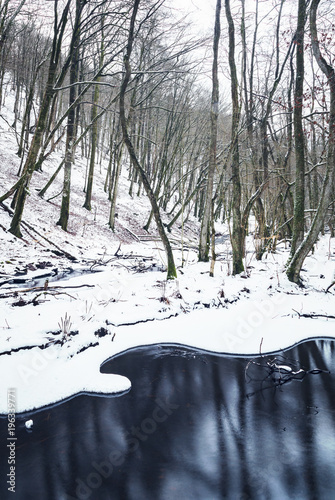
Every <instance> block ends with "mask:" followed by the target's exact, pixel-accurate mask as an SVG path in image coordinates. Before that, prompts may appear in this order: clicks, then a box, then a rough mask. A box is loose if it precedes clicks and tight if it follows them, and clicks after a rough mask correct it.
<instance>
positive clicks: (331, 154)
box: [286, 0, 335, 283]
mask: <svg viewBox="0 0 335 500" xmlns="http://www.w3.org/2000/svg"><path fill="white" fill-rule="evenodd" d="M319 3H320V0H312V4H311V9H310V29H311V41H312V48H313V54H314V57H315V59H316V62H317V63H318V66H319V68H320V69H321V71H322V72H323V73H324V74H325V75H326V77H327V81H328V84H329V89H330V112H329V139H328V156H327V166H326V175H325V178H324V181H323V186H322V192H321V197H320V202H319V205H318V208H317V211H316V214H315V216H314V219H313V222H312V225H311V228H310V230H309V231H308V233H307V235H306V237H305V239H304V241H303V242H302V243H301V245H300V246H299V248H298V249H297V250H296V252H295V254H294V256H293V257H292V258H291V260H290V263H289V265H288V268H287V271H286V273H287V276H288V278H289V280H290V281H293V282H295V283H299V281H300V271H301V268H302V265H303V263H304V260H305V258H306V257H307V255H308V253H309V252H310V250H311V249H312V247H313V245H314V243H315V242H316V240H317V238H318V236H319V234H320V231H321V229H322V227H323V223H324V218H325V215H326V213H327V210H328V207H329V205H330V203H331V201H332V194H333V186H334V182H335V71H334V68H333V67H332V66H330V64H328V63H327V61H326V60H325V59H324V57H323V56H322V54H321V51H320V45H319V40H318V34H317V29H316V13H317V9H318V6H319Z"/></svg>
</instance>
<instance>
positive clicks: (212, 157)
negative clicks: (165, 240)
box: [199, 0, 221, 262]
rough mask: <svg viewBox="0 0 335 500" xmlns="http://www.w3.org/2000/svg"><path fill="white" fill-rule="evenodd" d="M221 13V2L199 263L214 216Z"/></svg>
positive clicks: (205, 258) (216, 28)
mask: <svg viewBox="0 0 335 500" xmlns="http://www.w3.org/2000/svg"><path fill="white" fill-rule="evenodd" d="M220 13H221V0H217V2H216V12H215V26H214V39H213V66H212V100H211V115H210V116H211V131H210V146H209V168H208V176H207V189H206V198H205V206H204V213H203V216H202V221H201V229H200V241H199V261H201V262H208V260H209V249H210V234H211V217H212V216H213V210H212V206H213V185H214V172H215V168H216V148H217V131H218V115H219V79H218V52H219V42H220Z"/></svg>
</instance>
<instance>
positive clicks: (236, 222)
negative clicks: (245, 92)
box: [225, 0, 244, 275]
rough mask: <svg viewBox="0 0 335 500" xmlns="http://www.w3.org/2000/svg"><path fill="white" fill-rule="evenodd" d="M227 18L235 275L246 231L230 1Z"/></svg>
mask: <svg viewBox="0 0 335 500" xmlns="http://www.w3.org/2000/svg"><path fill="white" fill-rule="evenodd" d="M225 8H226V17H227V21H228V30H229V55H228V58H229V68H230V79H231V97H232V105H233V113H232V125H231V142H232V146H231V147H232V159H231V168H232V184H233V196H232V214H233V230H232V232H231V245H232V250H233V269H232V272H233V274H234V275H235V274H240V273H241V272H242V271H244V266H243V255H244V230H243V227H242V217H241V180H240V157H239V140H238V127H239V121H240V107H239V98H238V80H237V73H236V64H235V28H234V21H233V18H232V15H231V11H230V0H225Z"/></svg>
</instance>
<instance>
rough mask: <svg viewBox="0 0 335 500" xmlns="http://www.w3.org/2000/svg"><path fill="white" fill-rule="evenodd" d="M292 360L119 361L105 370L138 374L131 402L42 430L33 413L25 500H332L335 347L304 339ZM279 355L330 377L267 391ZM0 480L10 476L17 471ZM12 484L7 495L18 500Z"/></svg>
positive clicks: (159, 352)
mask: <svg viewBox="0 0 335 500" xmlns="http://www.w3.org/2000/svg"><path fill="white" fill-rule="evenodd" d="M282 355H283V356H284V358H281V357H280V355H273V356H270V357H263V358H258V359H256V360H255V363H253V366H251V365H250V359H247V358H243V357H228V356H216V355H211V354H206V353H199V352H198V351H193V350H190V349H185V348H183V347H176V346H163V347H162V346H154V347H146V348H141V349H136V350H134V351H128V352H127V353H124V354H123V355H120V356H118V357H117V358H114V359H113V360H110V361H109V362H107V363H106V364H105V365H104V366H103V367H102V371H103V372H104V373H106V376H108V375H107V373H119V374H122V375H126V376H127V377H129V378H130V380H131V381H132V390H131V391H130V392H129V393H128V394H125V395H123V396H120V397H110V398H107V397H90V396H79V397H77V398H74V399H73V400H71V401H68V402H65V403H63V404H60V405H58V406H55V407H54V408H49V409H44V410H43V411H39V412H36V413H35V414H34V415H33V417H32V418H33V419H34V428H33V432H31V433H28V432H27V431H26V429H25V428H24V422H25V420H26V419H27V416H26V415H24V416H21V417H19V416H18V419H17V438H18V441H17V465H16V474H17V482H16V483H17V484H16V486H17V487H16V496H15V498H16V499H17V500H30V499H31V500H53V499H55V500H65V499H76V498H77V499H89V498H91V499H94V500H171V499H179V498H180V499H184V500H197V499H199V500H219V499H238V500H247V499H257V500H262V499H271V500H272V499H274V500H276V499H278V500H282V499H295V500H296V499H304V500H305V499H317V500H323V499H324V500H328V499H329V498H332V495H333V492H334V491H335V460H334V459H335V398H334V396H333V391H334V375H333V373H334V372H335V361H334V342H332V341H329V340H316V341H309V342H304V343H302V344H300V345H298V346H296V347H294V348H292V349H290V350H288V351H286V352H285V353H282ZM274 358H276V362H275V363H277V364H280V365H283V366H291V368H292V367H294V371H297V369H299V367H301V368H302V369H303V370H304V371H306V372H308V371H309V370H313V369H315V368H318V369H320V370H322V372H321V373H318V374H309V375H308V376H304V377H303V379H302V380H295V379H294V377H293V378H292V380H291V381H290V383H289V381H287V383H285V385H282V384H273V385H272V386H270V385H269V384H268V380H266V384H265V385H264V381H263V379H264V376H265V377H266V373H265V375H260V373H258V374H256V375H257V376H256V375H255V371H254V372H252V370H256V371H257V370H261V369H264V366H265V367H268V364H267V363H268V362H269V361H271V360H273V359H274ZM293 360H294V361H293ZM248 363H249V366H248ZM257 363H259V365H264V366H258V365H257ZM250 368H252V370H251V369H250ZM246 369H247V371H246ZM292 369H293V368H292ZM326 371H330V372H332V373H331V374H329V373H326ZM246 373H247V374H248V376H246ZM282 373H283V370H282ZM259 375H260V376H259ZM264 386H266V387H267V390H264ZM262 389H263V390H262ZM247 394H253V395H252V397H249V398H248V397H247ZM18 396H19V395H18ZM0 423H1V437H2V438H3V439H2V442H3V443H4V442H5V439H6V432H7V422H6V421H5V420H4V419H2V420H1V422H0ZM2 455H4V454H3V453H2ZM3 458H4V457H3ZM0 473H1V477H2V478H4V477H6V474H7V464H6V463H3V464H2V465H1V469H0ZM2 480H3V479H2ZM2 484H3V486H2V492H4V494H3V495H1V498H12V496H10V494H9V492H8V491H7V488H6V486H4V481H3V483H2ZM6 492H7V494H6ZM11 495H12V494H11Z"/></svg>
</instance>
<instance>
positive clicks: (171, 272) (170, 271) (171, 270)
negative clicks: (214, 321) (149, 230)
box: [120, 0, 177, 279]
mask: <svg viewBox="0 0 335 500" xmlns="http://www.w3.org/2000/svg"><path fill="white" fill-rule="evenodd" d="M139 3H140V0H134V7H133V12H132V16H131V21H130V27H129V35H128V43H127V49H126V54H125V56H124V65H125V75H124V79H123V82H122V85H121V89H120V121H121V127H122V133H123V139H124V142H125V145H126V147H127V149H128V153H129V156H130V159H131V161H132V163H133V166H134V167H135V168H136V170H137V172H138V174H139V176H140V179H141V181H142V183H143V186H144V189H145V191H146V193H147V195H148V198H149V200H150V203H151V207H152V210H153V213H154V217H155V221H156V224H157V228H158V232H159V235H160V237H161V240H162V243H163V245H164V248H165V252H166V256H167V279H173V278H176V277H177V272H176V266H175V263H174V259H173V253H172V248H171V245H170V242H169V240H168V238H167V236H166V233H165V230H164V226H163V223H162V220H161V216H160V213H159V208H158V205H157V200H156V197H155V195H154V193H153V191H152V188H151V186H150V183H149V180H148V178H147V176H146V173H145V171H144V169H143V168H142V166H141V165H140V163H139V161H138V159H137V155H136V152H135V150H134V146H133V144H132V141H131V140H130V137H129V134H128V128H127V121H126V114H125V102H124V101H125V93H126V89H127V86H128V83H129V80H130V76H131V66H130V56H131V53H132V48H133V41H134V28H135V20H136V14H137V11H138V7H139Z"/></svg>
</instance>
